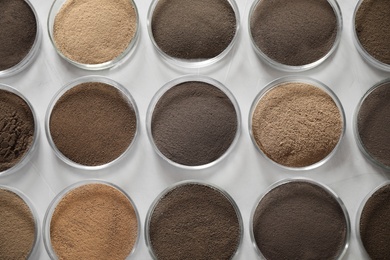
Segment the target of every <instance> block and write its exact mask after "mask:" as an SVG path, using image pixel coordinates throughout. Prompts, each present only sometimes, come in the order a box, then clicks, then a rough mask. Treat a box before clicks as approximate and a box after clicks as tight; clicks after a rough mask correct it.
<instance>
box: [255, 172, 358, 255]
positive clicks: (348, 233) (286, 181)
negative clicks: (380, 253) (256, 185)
mask: <svg viewBox="0 0 390 260" xmlns="http://www.w3.org/2000/svg"><path fill="white" fill-rule="evenodd" d="M294 182H301V183H302V182H305V183H309V184H311V185H315V186H317V187H319V188H321V189H322V190H324V191H325V192H326V193H327V194H329V195H330V196H331V197H332V198H333V199H334V200H335V201H336V202H337V203H338V205H339V206H340V208H341V210H342V212H343V215H344V220H345V223H346V232H345V233H346V234H345V241H344V246H343V249H342V250H341V252H340V254H339V255H338V257H337V259H339V260H341V259H343V256H344V255H345V254H346V252H347V250H348V248H349V245H350V239H351V220H350V217H349V213H348V210H347V207H346V206H345V204H344V202H343V201H342V199H341V198H340V197H339V195H337V193H336V192H334V191H333V190H332V189H331V188H329V187H328V186H327V185H325V184H322V183H320V182H317V181H315V180H312V179H310V178H305V177H293V178H285V179H282V180H279V181H276V182H274V183H273V184H271V185H270V186H268V187H267V188H266V189H265V191H264V192H262V193H261V194H260V196H259V197H258V199H257V200H256V202H255V205H254V207H253V208H252V211H251V213H250V220H249V233H250V238H251V243H252V246H253V247H254V249H255V251H256V253H257V254H258V255H259V256H260V257H262V258H263V259H266V258H265V257H264V255H263V254H262V252H261V251H260V249H259V248H258V246H257V243H256V240H255V236H254V231H253V221H254V215H255V212H256V209H257V207H258V205H259V204H260V203H261V201H262V200H263V198H264V197H265V196H266V195H267V194H269V193H270V192H271V191H272V190H274V189H275V188H278V187H280V186H283V185H286V184H289V183H294Z"/></svg>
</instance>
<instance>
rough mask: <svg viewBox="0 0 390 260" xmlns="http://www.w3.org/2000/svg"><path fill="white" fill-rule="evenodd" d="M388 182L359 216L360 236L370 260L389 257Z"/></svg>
mask: <svg viewBox="0 0 390 260" xmlns="http://www.w3.org/2000/svg"><path fill="white" fill-rule="evenodd" d="M389 218H390V184H387V185H385V186H383V187H382V188H380V189H379V190H377V191H376V192H375V193H374V194H373V195H372V196H371V197H370V198H369V199H368V200H367V202H366V204H365V205H364V208H363V211H362V214H361V216H360V226H359V231H360V237H361V240H362V243H363V246H364V248H365V249H366V252H367V253H368V255H369V256H370V258H371V259H372V260H379V259H388V258H389V257H390V224H389V221H388V220H389Z"/></svg>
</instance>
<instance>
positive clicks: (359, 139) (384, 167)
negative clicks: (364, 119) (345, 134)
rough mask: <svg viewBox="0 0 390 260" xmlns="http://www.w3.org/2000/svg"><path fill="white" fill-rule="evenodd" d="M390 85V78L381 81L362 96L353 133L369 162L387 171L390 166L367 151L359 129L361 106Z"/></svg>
mask: <svg viewBox="0 0 390 260" xmlns="http://www.w3.org/2000/svg"><path fill="white" fill-rule="evenodd" d="M386 84H390V78H386V79H384V80H381V81H379V82H377V83H376V84H374V85H373V86H372V87H371V88H370V89H369V90H367V91H366V93H365V94H364V95H363V96H362V98H361V99H360V100H359V103H358V104H357V106H356V108H355V112H354V115H353V133H354V136H355V141H356V144H357V146H358V147H359V150H360V151H361V153H362V154H363V155H364V156H365V158H366V159H368V161H369V162H371V163H372V164H373V165H374V166H376V167H379V168H381V169H383V170H385V171H390V165H386V164H384V163H382V162H380V161H379V160H377V159H375V158H374V157H373V156H372V155H371V154H370V152H369V151H367V149H366V147H365V145H364V143H363V141H362V139H361V138H360V133H359V129H358V117H359V113H360V109H361V106H362V105H363V103H364V102H365V100H366V98H367V97H368V96H370V95H371V93H372V92H373V91H375V90H376V89H378V88H380V87H382V86H383V85H386ZM389 89H390V87H389Z"/></svg>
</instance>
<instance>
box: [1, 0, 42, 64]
mask: <svg viewBox="0 0 390 260" xmlns="http://www.w3.org/2000/svg"><path fill="white" fill-rule="evenodd" d="M0 10H1V15H0V25H1V26H0V35H1V37H0V71H3V70H7V69H10V68H12V67H14V66H16V65H17V64H19V63H20V62H21V61H22V60H23V59H24V58H25V57H26V56H27V54H28V53H29V52H30V50H31V48H32V46H33V45H34V42H35V39H36V37H37V31H38V29H37V26H38V24H37V20H36V17H35V14H34V12H33V10H32V9H31V7H30V6H29V5H28V4H27V3H26V2H25V1H24V0H1V1H0Z"/></svg>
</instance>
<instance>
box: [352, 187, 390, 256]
mask: <svg viewBox="0 0 390 260" xmlns="http://www.w3.org/2000/svg"><path fill="white" fill-rule="evenodd" d="M389 185H390V181H386V182H384V183H382V184H381V185H379V186H378V187H376V188H375V189H373V190H372V191H371V192H370V193H369V194H367V196H366V197H365V198H364V199H363V201H362V202H361V204H360V206H359V208H358V211H357V214H356V229H355V231H356V236H357V240H358V243H359V247H360V251H361V253H362V254H363V255H364V257H365V258H366V259H373V257H372V256H370V254H369V252H370V253H371V254H379V255H381V252H380V250H375V249H373V247H375V246H377V247H378V246H379V247H383V248H386V246H383V245H378V244H376V245H375V244H374V243H378V242H379V241H378V238H380V237H382V236H383V234H382V235H379V234H376V237H374V238H373V237H372V231H371V232H369V230H368V228H370V227H368V224H369V223H363V224H365V225H367V227H366V232H367V233H371V239H374V241H371V244H370V245H369V246H370V247H371V248H370V249H367V248H366V246H367V244H366V245H365V244H364V243H363V239H362V234H361V233H362V230H361V225H362V224H361V223H362V218H363V215H362V214H363V211H364V210H365V209H366V208H367V210H370V209H369V208H370V207H372V208H371V211H373V210H375V209H376V211H375V213H374V214H373V213H372V212H371V215H375V216H374V217H376V218H378V217H379V218H380V217H383V218H386V216H384V215H383V212H381V213H379V212H378V211H380V210H381V209H382V210H385V209H386V208H387V209H388V206H386V205H382V207H381V205H380V203H381V202H382V203H383V201H380V200H381V199H382V200H383V198H388V191H389ZM375 197H376V198H377V201H375ZM378 200H379V201H378ZM385 203H388V200H386V201H385ZM367 218H368V217H367ZM367 222H368V221H367ZM371 224H373V223H371ZM374 224H375V223H374ZM376 224H377V223H376ZM371 228H375V227H372V226H371ZM376 229H378V227H376ZM387 231H388V230H387ZM382 232H386V230H383V231H382ZM384 241H385V242H387V240H384ZM382 243H383V242H382ZM385 258H386V257H385ZM375 259H377V258H375Z"/></svg>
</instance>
